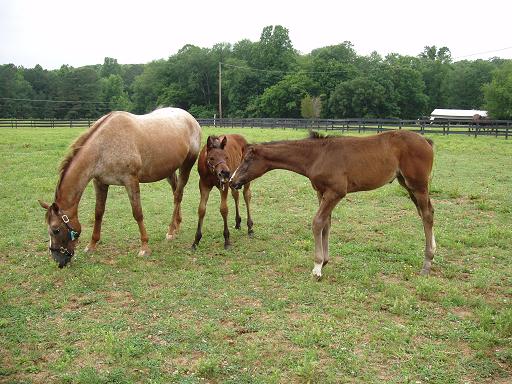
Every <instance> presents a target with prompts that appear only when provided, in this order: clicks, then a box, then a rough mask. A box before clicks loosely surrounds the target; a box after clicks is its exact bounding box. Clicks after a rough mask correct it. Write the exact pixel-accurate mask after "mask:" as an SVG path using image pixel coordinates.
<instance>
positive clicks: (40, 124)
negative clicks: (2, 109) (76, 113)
mask: <svg viewBox="0 0 512 384" xmlns="http://www.w3.org/2000/svg"><path fill="white" fill-rule="evenodd" d="M95 121H96V119H81V120H57V119H44V120H42V119H0V128H88V127H90V126H91V125H92V124H94V122H95Z"/></svg>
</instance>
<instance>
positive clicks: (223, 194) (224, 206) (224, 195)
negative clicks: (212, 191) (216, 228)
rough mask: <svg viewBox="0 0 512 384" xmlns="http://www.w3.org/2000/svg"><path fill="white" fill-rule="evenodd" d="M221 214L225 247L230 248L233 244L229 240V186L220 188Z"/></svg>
mask: <svg viewBox="0 0 512 384" xmlns="http://www.w3.org/2000/svg"><path fill="white" fill-rule="evenodd" d="M220 214H221V215H222V220H223V221H224V232H223V233H224V249H228V248H229V247H230V245H231V242H230V241H229V227H228V188H224V189H223V190H222V189H221V190H220Z"/></svg>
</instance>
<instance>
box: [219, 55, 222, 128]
mask: <svg viewBox="0 0 512 384" xmlns="http://www.w3.org/2000/svg"><path fill="white" fill-rule="evenodd" d="M219 119H222V63H221V62H220V61H219Z"/></svg>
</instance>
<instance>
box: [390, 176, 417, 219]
mask: <svg viewBox="0 0 512 384" xmlns="http://www.w3.org/2000/svg"><path fill="white" fill-rule="evenodd" d="M396 179H397V180H398V183H399V184H400V185H401V186H402V187H404V188H405V190H406V191H407V192H408V193H409V197H410V198H411V200H412V202H413V203H414V206H415V207H416V210H417V211H418V215H420V217H421V211H420V207H419V206H418V201H417V200H416V197H415V196H414V193H413V192H412V190H411V189H410V188H409V187H408V186H407V184H406V182H405V178H404V176H403V175H402V174H401V173H398V175H397V176H396Z"/></svg>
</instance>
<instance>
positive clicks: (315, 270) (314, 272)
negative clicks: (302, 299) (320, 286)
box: [311, 263, 323, 281]
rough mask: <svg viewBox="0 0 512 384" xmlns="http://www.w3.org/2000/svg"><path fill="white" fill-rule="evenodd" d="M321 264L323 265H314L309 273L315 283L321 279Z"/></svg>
mask: <svg viewBox="0 0 512 384" xmlns="http://www.w3.org/2000/svg"><path fill="white" fill-rule="evenodd" d="M322 264H323V263H318V264H317V263H315V267H314V268H313V270H312V271H311V275H312V276H313V278H315V279H316V280H317V281H318V280H320V279H321V278H322Z"/></svg>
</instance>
